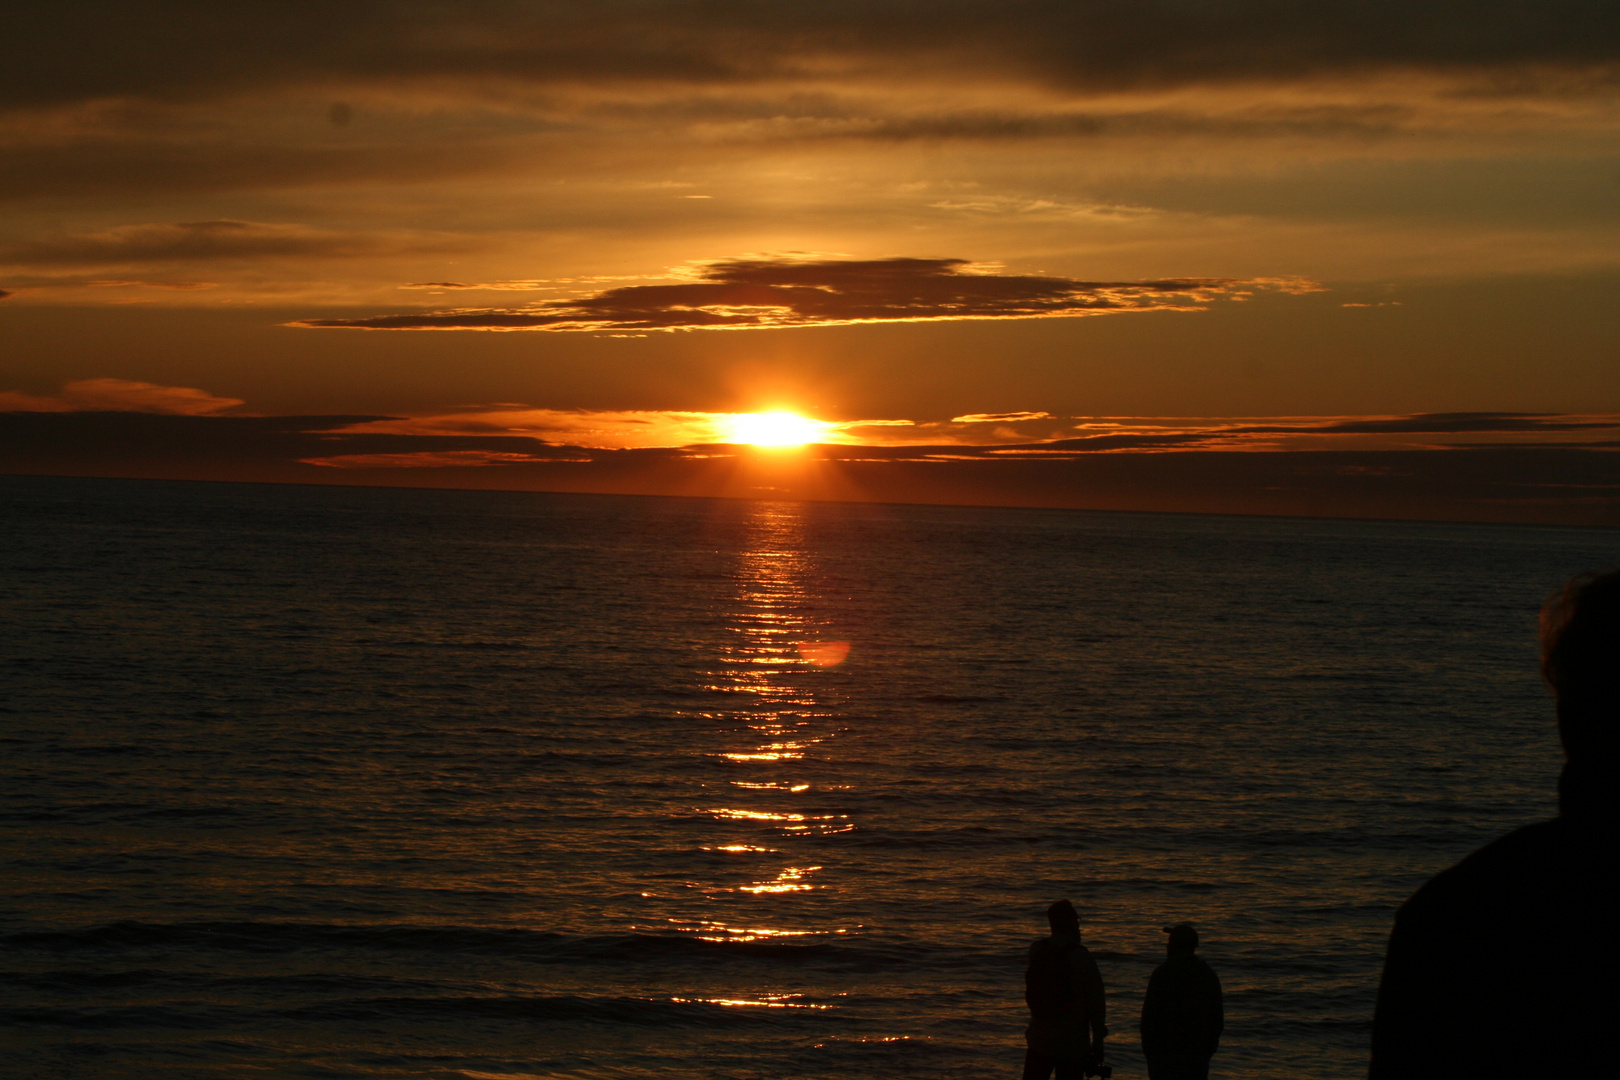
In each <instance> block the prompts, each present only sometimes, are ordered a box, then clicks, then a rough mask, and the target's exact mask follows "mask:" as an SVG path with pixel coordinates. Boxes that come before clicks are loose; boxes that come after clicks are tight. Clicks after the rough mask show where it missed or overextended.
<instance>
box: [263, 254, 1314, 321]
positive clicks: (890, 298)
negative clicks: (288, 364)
mask: <svg viewBox="0 0 1620 1080" xmlns="http://www.w3.org/2000/svg"><path fill="white" fill-rule="evenodd" d="M690 273H691V275H692V277H693V278H694V280H691V281H685V282H681V283H679V284H674V285H630V286H625V287H622V288H616V289H607V290H605V291H602V292H598V293H594V294H592V295H590V296H584V297H578V298H575V299H571V300H553V301H547V302H544V303H540V304H533V305H529V306H526V307H522V308H462V309H457V310H453V311H438V312H428V313H425V314H416V315H377V316H372V317H370V318H361V319H304V320H299V321H297V322H295V323H292V324H291V325H294V326H304V327H340V328H345V329H359V330H584V331H602V330H617V331H648V330H759V329H771V328H779V327H794V326H839V325H847V324H851V323H875V322H922V321H934V320H941V319H1040V318H1064V317H1075V316H1083V315H1106V314H1113V313H1117V312H1126V311H1196V310H1198V309H1200V308H1201V307H1203V306H1204V305H1205V304H1207V303H1209V302H1210V301H1212V300H1214V299H1217V298H1219V297H1222V296H1226V297H1247V296H1249V295H1252V294H1253V292H1254V291H1255V290H1256V289H1278V290H1282V291H1285V292H1296V293H1298V292H1314V291H1318V290H1319V289H1320V288H1321V287H1320V286H1319V285H1317V284H1316V283H1314V282H1310V281H1305V280H1302V279H1293V278H1247V279H1239V278H1167V279H1162V280H1157V281H1082V280H1078V279H1076V278H1065V277H1047V276H1041V275H1034V274H997V273H991V272H988V271H983V270H979V269H978V268H977V267H976V266H975V265H974V264H973V263H971V262H969V261H968V260H966V259H912V258H893V259H867V260H853V259H811V258H794V257H785V256H776V257H764V258H739V259H726V260H719V261H715V262H709V263H700V264H694V265H693V267H692V269H691V271H690Z"/></svg>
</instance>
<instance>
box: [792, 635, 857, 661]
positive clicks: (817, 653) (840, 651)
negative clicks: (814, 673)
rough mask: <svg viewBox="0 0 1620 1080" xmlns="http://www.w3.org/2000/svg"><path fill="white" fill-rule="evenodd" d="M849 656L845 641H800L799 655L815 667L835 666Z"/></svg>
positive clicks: (847, 644)
mask: <svg viewBox="0 0 1620 1080" xmlns="http://www.w3.org/2000/svg"><path fill="white" fill-rule="evenodd" d="M848 656H849V642H847V641H801V642H800V643H799V657H800V659H802V660H803V661H804V662H805V663H807V664H814V665H815V666H816V667H837V666H838V665H839V664H842V663H843V662H844V659H845V658H846V657H848Z"/></svg>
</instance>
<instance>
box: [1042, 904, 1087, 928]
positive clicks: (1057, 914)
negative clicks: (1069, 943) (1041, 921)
mask: <svg viewBox="0 0 1620 1080" xmlns="http://www.w3.org/2000/svg"><path fill="white" fill-rule="evenodd" d="M1046 921H1047V922H1048V923H1050V924H1051V926H1052V936H1053V937H1065V936H1068V937H1079V936H1080V913H1079V912H1077V911H1075V910H1074V905H1073V904H1071V903H1069V902H1068V901H1067V900H1059V901H1058V902H1057V903H1055V904H1053V905H1052V906H1051V907H1049V908H1047V909H1046Z"/></svg>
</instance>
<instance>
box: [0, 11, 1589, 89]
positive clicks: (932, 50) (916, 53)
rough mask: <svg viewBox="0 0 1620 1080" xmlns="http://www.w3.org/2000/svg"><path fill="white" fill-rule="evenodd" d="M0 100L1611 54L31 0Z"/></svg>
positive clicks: (1463, 62)
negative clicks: (923, 70)
mask: <svg viewBox="0 0 1620 1080" xmlns="http://www.w3.org/2000/svg"><path fill="white" fill-rule="evenodd" d="M7 38H8V41H9V48H7V49H6V53H7V55H6V56H5V62H4V63H3V64H0V104H10V105H44V104H57V103H64V102H72V101H83V100H91V99H95V98H103V97H125V96H134V97H150V98H170V99H174V98H199V97H209V96H214V95H218V94H228V93H234V92H240V91H243V90H248V89H253V88H256V87H264V86H273V85H284V84H289V83H295V82H304V81H310V80H319V81H332V80H338V81H396V80H400V79H435V78H443V77H452V78H467V77H494V78H509V79H516V80H522V81H530V82H536V83H566V82H577V81H582V80H586V81H588V80H603V79H607V80H634V81H649V80H654V81H665V82H668V81H675V82H688V83H697V84H705V83H707V84H717V83H728V82H740V81H756V80H760V79H765V78H779V77H799V76H805V75H815V74H828V73H833V74H836V73H838V72H840V71H844V72H848V71H875V70H894V69H895V66H896V65H899V66H900V67H931V68H937V69H954V70H958V71H962V70H967V71H978V72H981V73H984V74H997V73H999V74H1005V75H1008V76H1014V77H1022V78H1030V79H1036V80H1040V81H1044V82H1049V83H1056V84H1062V85H1075V86H1087V87H1110V86H1112V87H1124V86H1143V85H1171V84H1177V83H1187V82H1199V81H1209V80H1230V79H1245V78H1256V77H1259V78H1291V77H1298V76H1302V75H1308V74H1312V73H1319V72H1325V71H1347V72H1357V73H1359V72H1363V71H1366V70H1368V69H1370V68H1380V67H1386V68H1387V67H1439V68H1458V67H1468V68H1482V67H1517V66H1523V65H1560V66H1569V65H1574V66H1583V65H1610V64H1612V63H1613V61H1614V58H1615V55H1616V51H1617V49H1616V46H1617V45H1620V10H1617V9H1616V8H1615V6H1614V5H1613V4H1611V3H1607V2H1604V0H1545V2H1541V3H1528V2H1523V0H1518V2H1513V0H1494V2H1493V0H1429V2H1426V3H1424V2H1398V0H1326V2H1312V0H1294V2H1277V0H1226V2H1202V3H1177V2H1174V0H1080V2H1075V0H1021V2H1020V0H1004V2H1001V3H994V4H992V3H953V4H946V3H941V2H939V0H886V2H882V0H864V2H860V3H856V2H843V3H840V2H823V3H817V4H804V5H799V4H780V3H765V2H761V0H681V2H670V0H665V2H656V0H646V2H635V0H618V2H612V0H589V2H585V0H572V2H567V0H552V2H549V3H520V2H516V0H481V2H480V0H473V2H462V3H457V4H441V3H429V2H426V0H415V2H399V0H388V2H384V0H353V2H349V3H343V4H331V3H312V2H307V0H305V2H300V0H283V2H281V3H276V4H271V3H263V2H253V3H241V2H238V3H201V2H199V0H168V2H158V3H153V2H149V0H148V2H134V0H112V2H108V0H54V2H50V3H46V2H41V0H32V2H26V3H21V4H14V5H12V6H11V8H9V9H8V14H7Z"/></svg>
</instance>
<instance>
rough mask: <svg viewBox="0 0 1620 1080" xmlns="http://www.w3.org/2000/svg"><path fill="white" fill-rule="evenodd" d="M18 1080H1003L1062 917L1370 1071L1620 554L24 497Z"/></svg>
mask: <svg viewBox="0 0 1620 1080" xmlns="http://www.w3.org/2000/svg"><path fill="white" fill-rule="evenodd" d="M0 500H3V505H4V507H5V525H4V530H5V534H4V535H5V539H4V543H3V545H0V600H3V602H4V609H3V615H0V619H3V631H4V633H3V640H0V665H3V666H0V671H3V673H4V684H3V689H4V700H3V703H0V773H3V775H0V780H3V788H0V798H3V802H0V826H3V827H0V857H3V859H4V874H3V876H0V1015H3V1017H4V1027H5V1029H6V1032H5V1034H4V1035H0V1039H4V1040H5V1043H4V1045H5V1047H6V1050H5V1053H6V1055H7V1057H8V1060H9V1061H10V1062H11V1065H10V1068H11V1070H12V1073H11V1074H12V1075H17V1076H28V1077H33V1076H38V1077H56V1076H60V1077H75V1078H77V1077H108V1078H120V1080H121V1078H146V1077H153V1076H164V1077H174V1078H200V1077H233V1078H234V1077H247V1076H254V1077H260V1076H262V1077H267V1078H274V1077H293V1076H299V1077H305V1076H325V1077H401V1078H406V1077H409V1078H429V1077H431V1078H461V1077H472V1078H481V1077H485V1078H510V1080H518V1078H523V1077H598V1076H625V1077H641V1076H660V1077H681V1076H693V1077H697V1076H702V1077H759V1078H772V1077H784V1078H785V1077H846V1076H848V1077H853V1076H886V1075H913V1074H915V1075H930V1076H940V1077H980V1076H982V1077H993V1076H1008V1075H1016V1070H1017V1067H1018V1063H1019V1061H1020V1060H1021V1057H1022V1036H1021V1030H1022V1024H1023V1022H1024V1010H1023V1005H1022V1000H1021V995H1022V982H1021V974H1022V963H1023V951H1024V949H1025V948H1026V947H1027V945H1028V942H1029V941H1030V940H1031V939H1032V938H1033V937H1035V936H1036V935H1038V934H1039V933H1041V932H1043V931H1044V926H1043V922H1044V920H1043V918H1042V911H1043V909H1044V908H1045V906H1046V905H1047V904H1048V903H1050V902H1051V901H1052V900H1053V899H1056V898H1058V897H1060V896H1068V897H1070V898H1072V899H1073V900H1074V901H1075V903H1076V905H1077V906H1078V907H1079V908H1080V910H1081V914H1082V920H1083V925H1084V928H1085V937H1086V941H1087V943H1088V944H1089V945H1090V947H1091V948H1092V950H1093V952H1094V953H1095V954H1096V955H1097V957H1098V959H1099V963H1100V966H1101V968H1102V971H1103V976H1104V979H1105V980H1106V982H1107V983H1108V987H1109V994H1110V1008H1111V1009H1112V1010H1113V1012H1112V1016H1111V1021H1112V1027H1113V1029H1114V1032H1115V1035H1114V1038H1113V1039H1112V1040H1111V1044H1112V1047H1113V1049H1112V1051H1111V1054H1110V1056H1111V1058H1112V1059H1113V1060H1114V1062H1115V1063H1116V1066H1117V1068H1118V1073H1117V1075H1119V1076H1121V1077H1125V1076H1142V1075H1144V1074H1145V1071H1144V1070H1143V1069H1142V1067H1141V1062H1140V1057H1139V1055H1138V1054H1137V1053H1136V1051H1135V1046H1134V1042H1135V1019H1136V1013H1137V1011H1138V1010H1139V1008H1140V1001H1141V992H1142V989H1143V987H1144V986H1145V984H1146V981H1147V976H1148V973H1149V972H1150V971H1151V969H1152V967H1153V965H1154V964H1155V963H1156V962H1157V961H1158V960H1159V959H1160V958H1161V956H1162V950H1163V935H1162V934H1161V933H1160V932H1159V930H1158V927H1159V926H1160V925H1162V924H1164V923H1166V922H1169V921H1180V920H1188V921H1192V922H1194V923H1196V924H1197V925H1198V926H1199V927H1200V930H1201V932H1202V934H1203V936H1204V939H1205V945H1204V948H1203V950H1202V953H1203V955H1204V956H1205V957H1206V958H1207V959H1208V960H1209V961H1210V963H1211V964H1212V965H1213V966H1214V967H1215V968H1216V970H1217V971H1218V972H1219V973H1220V975H1221V976H1222V979H1223V981H1224V983H1225V987H1226V1000H1227V1014H1228V1031H1227V1036H1226V1039H1225V1040H1224V1042H1223V1045H1222V1049H1221V1053H1220V1055H1219V1056H1218V1057H1217V1058H1216V1069H1215V1075H1217V1076H1226V1077H1236V1076H1245V1077H1285V1076H1287V1077H1298V1076H1313V1077H1325V1078H1338V1077H1351V1076H1356V1075H1359V1074H1361V1073H1363V1072H1364V1068H1365V1065H1364V1062H1365V1057H1366V1045H1367V1034H1368V1020H1369V1018H1370V1015H1371V1008H1372V999H1373V993H1374V990H1375V987H1376V981H1377V972H1378V967H1379V963H1380V958H1381V953H1382V947H1383V939H1384V935H1385V933H1386V932H1387V930H1388V926H1389V921H1390V918H1391V915H1392V912H1393V910H1394V906H1395V905H1396V904H1397V903H1398V902H1399V900H1400V899H1401V898H1403V897H1404V896H1405V895H1406V894H1408V893H1409V892H1410V891H1411V890H1412V889H1413V888H1414V887H1415V886H1416V885H1417V884H1418V883H1419V882H1421V881H1422V880H1423V879H1424V878H1425V877H1426V876H1427V875H1428V874H1430V873H1432V872H1434V871H1435V870H1438V869H1440V868H1442V867H1443V866H1445V865H1448V864H1449V863H1450V862H1452V861H1454V860H1455V859H1456V858H1457V857H1458V856H1459V855H1461V854H1462V853H1464V852H1465V851H1467V850H1468V849H1470V848H1471V847H1474V846H1476V845H1478V844H1479V843H1482V842H1483V841H1485V840H1487V839H1489V838H1490V837H1491V836H1493V835H1496V834H1498V833H1500V832H1502V831H1505V830H1506V829H1508V828H1510V827H1513V826H1515V825H1517V824H1520V823H1523V822H1526V821H1530V820H1533V819H1536V818H1538V817H1544V816H1547V815H1549V814H1550V813H1551V812H1552V811H1553V805H1554V804H1553V796H1552V792H1553V782H1554V777H1555V775H1556V771H1557V765H1558V754H1557V745H1556V738H1555V735H1554V733H1553V730H1552V725H1551V719H1550V714H1551V710H1550V706H1549V703H1548V701H1547V699H1546V695H1545V694H1544V692H1543V691H1542V690H1541V689H1540V687H1539V686H1538V684H1537V682H1536V680H1535V670H1534V669H1535V645H1534V616H1535V610H1536V607H1537V605H1538V604H1539V602H1540V601H1541V599H1542V598H1543V597H1544V596H1545V595H1546V594H1547V593H1548V592H1550V591H1551V590H1552V589H1554V588H1555V587H1556V586H1557V585H1558V584H1560V583H1561V581H1562V580H1563V579H1564V578H1566V577H1567V576H1569V575H1570V574H1573V573H1575V572H1577V571H1580V570H1584V569H1589V568H1593V567H1596V566H1602V565H1608V564H1612V563H1613V562H1615V561H1616V558H1617V556H1616V552H1617V549H1620V545H1617V544H1616V534H1615V533H1614V532H1612V531H1602V530H1578V529H1553V528H1518V527H1508V526H1470V525H1426V524H1410V523H1377V522H1340V521H1318V520H1283V519H1253V518H1248V519H1245V518H1218V517H1193V516H1155V515H1132V514H1105V513H1082V512H1064V511H1018V510H986V509H970V508H945V507H896V506H858V505H826V504H823V505H816V504H809V505H801V504H788V503H771V502H754V503H749V502H728V501H706V500H687V499H644V498H610V497H589V496H561V495H533V494H505V493H461V492H442V491H397V490H365V489H339V488H290V487H289V488H278V487H256V486H245V485H244V486H234V485H186V484H168V483H150V482H133V481H94V480H57V479H30V478H0Z"/></svg>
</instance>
